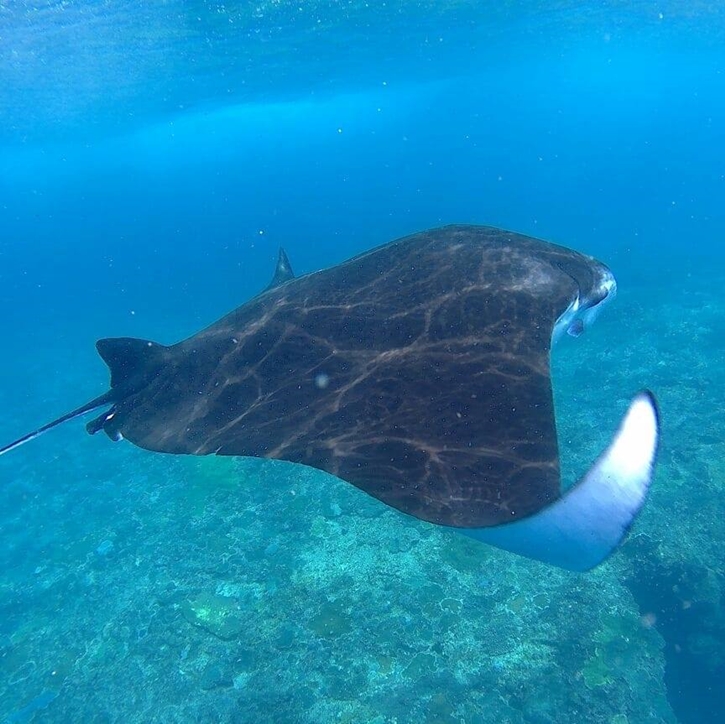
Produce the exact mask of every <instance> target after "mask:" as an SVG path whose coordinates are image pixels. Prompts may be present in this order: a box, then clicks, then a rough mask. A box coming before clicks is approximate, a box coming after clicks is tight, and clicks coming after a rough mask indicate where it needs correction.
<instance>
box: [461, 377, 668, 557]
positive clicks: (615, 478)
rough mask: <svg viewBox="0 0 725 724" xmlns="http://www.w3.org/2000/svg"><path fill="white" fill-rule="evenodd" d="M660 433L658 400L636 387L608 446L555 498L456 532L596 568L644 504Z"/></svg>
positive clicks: (529, 554) (533, 554)
mask: <svg viewBox="0 0 725 724" xmlns="http://www.w3.org/2000/svg"><path fill="white" fill-rule="evenodd" d="M658 438H659V416H658V411H657V403H656V401H655V398H654V396H653V395H652V393H651V392H648V391H644V392H640V393H639V394H638V395H637V396H636V397H635V398H634V400H633V401H632V403H631V405H630V406H629V410H628V411H627V413H626V415H625V416H624V419H623V420H622V422H621V423H620V426H619V429H618V430H617V432H616V434H615V436H614V439H613V440H612V442H611V444H610V445H609V447H608V448H607V449H606V450H605V451H604V453H602V455H601V456H600V457H599V459H598V460H597V461H596V462H595V463H594V465H592V467H591V468H590V470H589V471H588V472H587V473H586V475H585V476H584V477H583V478H582V479H581V480H580V481H579V482H578V483H577V484H576V485H574V486H573V487H572V488H570V489H569V490H567V491H566V492H565V493H564V495H562V497H561V498H559V499H558V500H557V501H556V502H554V503H552V504H551V505H550V506H548V507H547V508H544V509H543V510H541V511H539V512H538V513H536V514H534V515H532V516H530V517H528V518H524V519H522V520H518V521H516V522H514V523H507V524H505V525H499V526H495V527H492V528H480V529H465V530H464V529H460V532H462V533H466V534H467V535H469V536H471V537H473V538H476V539H477V540H481V541H483V542H485V543H489V544H491V545H494V546H497V547H498V548H503V549H505V550H508V551H511V552H513V553H518V554H519V555H523V556H527V557H528V558H534V559H536V560H539V561H543V562H545V563H549V564H552V565H555V566H559V567H560V568H566V569H568V570H572V571H587V570H589V569H590V568H594V566H596V565H598V564H599V563H601V562H602V561H604V560H605V559H606V558H607V556H609V554H610V553H612V552H613V551H614V550H615V548H616V547H617V546H618V545H619V544H620V543H621V541H622V540H623V539H624V537H625V536H626V534H627V532H628V530H629V528H630V527H631V525H632V523H633V522H634V519H635V518H636V516H637V514H638V513H639V511H640V509H641V508H642V505H643V504H644V501H645V498H646V496H647V491H648V489H649V486H650V483H651V482H652V476H653V472H654V463H655V457H656V454H657V442H658Z"/></svg>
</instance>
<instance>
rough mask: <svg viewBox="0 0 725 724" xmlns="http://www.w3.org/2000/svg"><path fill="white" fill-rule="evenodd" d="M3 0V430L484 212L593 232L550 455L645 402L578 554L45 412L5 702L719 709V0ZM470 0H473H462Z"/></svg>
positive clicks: (136, 707) (412, 710)
mask: <svg viewBox="0 0 725 724" xmlns="http://www.w3.org/2000/svg"><path fill="white" fill-rule="evenodd" d="M138 5H139V6H136V5H134V4H129V3H124V2H118V1H117V0H107V1H106V2H93V1H92V0H78V1H75V2H74V1H71V0H66V1H64V2H22V1H18V2H5V3H0V303H1V307H2V310H3V338H2V347H1V349H2V357H1V358H0V360H1V367H0V369H1V371H2V378H1V379H2V382H0V406H1V408H2V410H3V414H2V415H0V441H6V440H7V441H9V440H11V439H13V438H15V437H17V436H18V435H19V434H21V433H23V432H26V431H27V430H30V429H33V428H35V427H37V426H38V425H39V424H42V423H44V422H47V421H48V420H50V419H52V418H54V417H57V416H58V415H60V414H62V413H63V412H65V411H67V410H69V409H71V408H73V407H75V406H77V405H79V404H81V403H82V402H84V401H86V400H87V399H90V398H91V397H93V396H95V395H98V394H100V393H101V392H103V391H104V390H105V389H106V387H107V384H108V378H107V371H106V369H105V367H104V365H103V364H102V362H101V361H100V360H99V359H98V357H97V355H96V353H95V350H94V349H93V343H94V342H95V340H96V339H97V338H99V337H106V336H135V337H144V338H150V339H155V340H157V341H159V342H164V343H171V342H174V341H177V340H178V339H181V338H183V337H185V336H187V335H189V334H192V333H194V332H195V331H197V330H198V329H199V328H200V327H202V326H203V325H205V324H208V323H210V322H212V321H214V320H215V319H217V318H218V317H219V316H221V315H222V314H223V313H225V312H227V311H228V310H230V309H233V308H234V307H236V306H238V305H239V304H241V303H243V302H244V301H246V300H247V299H249V298H250V297H251V296H252V295H254V294H256V293H257V292H258V291H260V289H262V288H263V287H264V286H265V285H266V284H267V283H268V280H269V278H271V275H272V271H273V268H274V263H275V259H276V255H277V250H278V248H279V246H284V248H285V249H286V251H287V253H288V255H289V257H290V259H291V261H292V264H293V266H294V268H295V271H296V272H297V273H298V274H301V273H305V272H309V271H313V270H316V269H320V268H323V267H327V266H331V265H333V264H335V263H338V262H340V261H342V260H344V259H347V258H348V257H350V256H352V255H354V254H356V253H359V252H361V251H364V250H367V249H370V248H372V247H374V246H376V245H378V244H381V243H383V242H386V241H389V240H391V239H394V238H396V237H398V236H402V235H404V234H408V233H412V232H415V231H419V230H423V229H426V228H429V227H433V226H437V225H441V224H447V223H461V222H465V223H482V224H490V225H495V226H502V227H504V228H510V229H514V230H516V231H519V232H522V233H527V234H532V235H534V236H538V237H541V238H545V239H550V240H553V241H556V242H557V243H561V244H564V245H566V246H570V247H572V248H576V249H578V250H580V251H584V252H587V253H589V254H592V255H595V256H597V257H598V258H601V259H602V260H604V261H605V262H606V263H607V264H609V265H610V266H611V267H612V269H613V270H614V271H615V274H616V276H617V279H618V281H619V287H620V288H619V294H618V299H617V300H616V302H615V304H613V305H612V306H611V308H610V309H607V310H606V314H603V316H602V317H601V319H600V320H598V322H597V324H596V326H595V327H593V328H592V329H591V330H590V331H588V332H587V334H586V335H584V336H583V337H582V338H580V339H577V340H567V341H565V343H563V344H562V345H561V346H560V347H559V348H558V349H557V350H556V353H555V357H554V381H555V392H556V401H557V408H558V412H559V415H558V417H559V428H560V443H561V447H562V465H563V468H564V478H565V480H566V481H567V482H571V481H572V480H574V479H575V478H576V477H577V475H579V474H580V473H581V472H582V470H584V469H585V468H586V466H587V465H588V463H589V462H590V461H591V460H592V459H593V458H594V457H595V456H596V455H597V453H598V451H599V450H600V449H601V448H602V447H603V445H604V444H605V442H606V440H607V438H608V436H609V434H610V433H611V431H612V429H613V428H614V426H615V425H616V421H617V419H618V417H619V416H620V415H621V413H622V411H623V409H624V407H625V406H626V403H627V400H628V399H629V398H630V397H631V395H632V394H633V393H635V392H636V391H637V390H638V389H640V388H642V387H650V388H651V389H653V390H654V391H655V393H656V394H657V395H658V397H659V399H660V404H661V408H662V417H663V426H664V439H663V443H662V450H661V454H660V461H659V467H658V472H657V478H656V483H655V486H654V488H653V492H652V495H651V499H650V500H649V501H648V504H647V507H646V508H645V511H644V513H643V515H642V517H641V518H640V520H638V522H637V524H636V526H635V528H634V530H633V533H632V535H631V536H630V538H629V540H628V541H627V542H626V543H625V545H624V546H623V547H622V549H621V550H620V551H619V552H618V553H617V554H616V555H615V556H614V557H613V558H612V559H611V560H610V561H609V562H607V563H606V564H604V565H603V566H601V567H600V568H598V569H596V570H595V571H593V572H592V573H589V574H586V575H575V574H569V573H565V572H561V571H556V570H553V569H548V568H545V567H544V566H542V565H541V564H538V563H535V562H530V561H526V560H524V559H521V558H515V557H514V556H512V555H510V554H507V553H504V552H499V551H495V550H493V549H490V548H486V547H484V546H480V545H476V544H474V543H472V542H469V541H467V540H465V539H463V538H462V537H457V536H453V535H451V534H450V533H448V532H446V531H443V530H440V529H435V528H433V527H432V526H429V525H426V524H424V523H420V522H417V521H414V520H411V519H404V518H403V517H402V516H400V515H398V514H396V513H395V512H393V511H391V510H389V509H386V508H384V506H382V505H381V504H379V503H377V502H375V501H374V500H372V499H371V498H368V497H367V496H365V495H364V494H362V493H360V492H359V491H357V490H355V489H354V488H352V487H351V486H345V485H343V484H342V483H341V482H339V481H337V480H335V479H333V478H331V477H329V476H324V475H322V474H318V473H315V472H312V471H310V470H307V469H300V468H295V467H293V466H290V465H286V464H282V463H259V462H257V461H249V460H206V459H185V458H175V457H166V456H159V455H153V454H151V453H147V452H144V451H142V450H139V449H136V448H134V447H132V446H131V445H127V444H119V445H112V444H111V443H110V442H109V441H108V440H107V439H101V437H102V436H96V437H93V438H90V437H88V436H87V435H86V434H85V432H84V431H83V428H82V425H81V424H79V423H78V422H76V423H69V424H68V425H66V426H65V427H62V428H59V429H58V430H56V431H53V432H52V433H49V434H48V435H47V436H45V437H43V438H41V439H39V440H36V441H34V442H33V443H32V444H29V445H26V446H24V447H22V448H20V449H18V450H16V451H13V452H12V454H9V455H7V456H5V457H3V458H2V459H1V460H0V477H1V480H0V501H1V502H0V530H1V531H2V536H3V546H2V547H1V548H0V571H1V573H0V721H9V722H31V721H37V722H40V721H44V722H45V721H48V722H76V721H94V722H130V721H136V722H152V721H153V722H219V721H224V722H305V723H306V722H315V723H317V722H327V721H336V722H338V721H347V722H375V723H376V724H383V723H384V722H385V723H392V722H399V723H402V722H427V723H431V724H432V723H434V722H435V723H438V722H465V723H466V724H468V723H469V722H471V723H473V722H476V723H478V722H481V723H484V722H485V723H488V722H511V723H516V724H519V723H522V724H523V723H525V724H534V723H536V724H540V723H544V722H552V723H556V724H560V723H562V724H564V723H568V722H582V721H587V722H606V723H607V724H625V723H626V722H629V723H630V724H639V723H640V722H680V723H681V724H690V722H719V721H721V720H722V716H723V715H722V712H723V707H724V706H725V701H723V698H722V695H721V694H720V690H719V687H720V682H721V681H722V675H723V673H724V672H723V670H724V669H725V663H724V662H723V655H722V651H723V645H724V642H725V615H724V613H723V568H722V561H723V546H724V545H725V528H724V527H723V524H722V517H723V516H722V510H723V509H722V502H721V496H722V494H723V485H724V483H723V480H724V479H725V477H724V476H725V464H724V463H723V453H724V452H725V450H724V448H723V441H722V440H723V427H724V426H725V420H723V418H722V410H721V407H722V406H721V404H720V402H719V401H720V400H721V399H722V397H723V391H724V390H725V373H723V365H722V359H723V352H724V350H723V347H724V346H725V343H724V342H723V340H724V339H725V334H724V332H725V307H724V303H723V298H722V287H723V277H724V276H725V274H724V272H723V269H725V263H724V257H725V252H723V250H722V244H721V242H722V239H723V237H724V236H725V234H724V232H725V205H724V204H723V202H722V199H723V193H724V192H725V138H724V137H723V129H724V128H725V50H724V48H725V43H724V41H725V8H723V7H721V6H720V4H718V3H708V2H687V3H685V2H677V1H675V0H666V1H663V2H659V3H649V2H647V3H645V2H617V1H615V0H609V1H605V2H571V1H568V0H561V1H560V2H548V3H544V2H541V0H539V1H538V2H506V3H498V4H488V3H481V2H474V1H472V0H457V1H456V2H454V1H453V0H451V1H449V2H442V1H439V0H427V1H421V2H403V1H396V0H392V1H390V0H389V1H387V2H385V3H382V2H381V3H371V2H368V3H366V2H362V1H360V2H358V1H357V0H350V2H333V1H331V0H328V1H327V2H296V3H288V2H283V1H274V0H269V1H266V2H257V3H234V2H232V3H229V2H227V3H218V2H182V1H181V0H167V1H166V2H158V3H149V4H138ZM489 5H490V6H489Z"/></svg>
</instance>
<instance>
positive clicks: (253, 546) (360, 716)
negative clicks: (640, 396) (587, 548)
mask: <svg viewBox="0 0 725 724" xmlns="http://www.w3.org/2000/svg"><path fill="white" fill-rule="evenodd" d="M722 281H723V279H722V276H720V277H718V275H717V273H715V272H712V271H711V274H710V277H709V282H703V280H702V279H698V278H696V276H689V277H687V278H686V279H684V280H680V281H678V283H677V285H673V279H672V278H666V279H662V280H660V281H659V282H653V285H652V286H648V287H644V286H641V287H632V288H621V289H620V293H619V295H618V298H617V300H616V302H615V303H614V304H613V305H611V307H610V308H609V309H607V310H606V313H605V314H603V315H602V317H601V318H600V319H599V320H598V322H597V325H596V327H595V328H593V329H592V330H590V331H589V332H587V334H585V335H584V336H583V337H581V338H580V339H578V340H566V341H565V342H564V343H563V344H562V345H561V346H560V347H559V348H558V350H557V352H556V354H555V358H554V373H555V374H554V379H555V390H556V396H557V406H558V410H559V428H560V438H561V444H562V456H563V466H564V475H565V478H566V479H567V480H569V481H570V480H571V479H572V478H573V477H575V476H576V474H577V473H581V472H583V470H584V469H585V467H586V465H587V464H588V463H589V462H590V461H591V460H592V459H593V458H594V457H595V456H596V454H597V453H598V452H599V450H600V449H601V448H603V447H604V445H605V443H606V440H607V436H608V435H609V434H610V433H611V431H612V430H613V428H614V426H615V425H616V421H617V419H618V416H619V415H621V414H622V413H623V412H624V410H625V408H626V405H627V402H628V399H629V397H630V396H631V395H632V394H634V393H635V392H636V391H637V390H638V389H639V388H640V387H642V386H645V385H646V386H649V387H651V388H652V389H653V390H654V391H655V392H656V394H657V395H658V397H659V400H660V404H661V408H662V414H663V441H662V447H661V452H660V462H659V468H658V471H657V478H656V483H655V485H654V487H653V490H652V494H651V498H650V500H649V502H648V504H647V506H646V508H645V510H644V513H643V515H642V516H641V518H640V519H639V520H638V522H637V524H636V526H635V528H634V530H633V532H632V535H631V536H630V538H629V539H628V541H627V542H626V544H625V545H624V546H623V547H622V548H621V550H620V551H619V552H618V553H617V554H616V555H615V556H614V557H613V558H611V559H610V561H609V562H607V563H606V564H605V565H602V566H601V567H599V568H598V569H596V570H595V571H593V572H591V573H588V574H585V575H577V574H573V573H567V572H564V571H558V570H555V569H552V568H548V567H545V566H543V565H541V564H539V563H535V562H529V561H526V560H524V559H522V558H517V557H515V556H513V555H510V554H507V553H504V552H498V551H496V550H495V549H493V548H489V547H486V546H483V545H481V544H478V543H475V542H473V541H469V540H467V539H465V538H464V537H463V536H458V535H456V534H454V533H451V532H449V531H446V530H443V529H440V528H436V527H434V526H431V525H428V524H425V523H422V522H419V521H416V520H413V519H411V518H407V517H404V516H402V515H400V514H398V513H396V512H395V511H393V510H391V509H388V508H386V507H385V506H383V505H382V504H380V503H378V502H376V501H375V500H373V499H372V498H369V497H367V496H366V495H364V494H363V493H361V492H359V491H357V490H356V489H354V488H353V487H351V486H348V485H345V484H344V483H342V482H340V481H338V480H336V479H334V478H332V477H329V476H326V475H323V474H320V473H317V472H315V471H312V470H309V469H305V468H301V467H295V466H292V465H287V464H281V463H268V462H259V461H254V460H245V459H240V460H234V459H193V458H182V457H172V456H163V455H157V454H152V453H148V452H145V451H142V450H139V449H136V448H134V447H133V446H132V445H130V444H127V443H120V444H112V443H111V442H110V441H109V440H107V439H106V438H105V436H103V435H98V436H96V437H94V438H90V437H88V436H87V435H86V434H85V432H84V431H83V428H82V425H81V424H80V423H79V422H75V423H70V424H68V425H66V426H64V427H63V428H61V429H59V430H57V431H54V432H52V433H50V434H48V435H47V436H45V437H44V438H42V439H40V440H36V441H34V442H33V443H32V444H30V445H27V446H25V447H23V448H21V449H19V450H17V451H15V452H14V453H13V454H12V455H11V456H6V457H5V458H3V459H2V461H0V497H1V504H0V530H1V532H2V541H3V545H2V547H0V566H1V567H2V570H3V576H2V577H1V578H0V605H1V606H2V608H1V609H0V721H2V722H30V721H42V722H88V723H90V722H99V723H100V722H124V723H131V722H278V723H280V724H281V723H286V722H299V723H300V724H303V723H304V724H307V723H309V724H318V723H320V722H371V723H373V722H374V723H375V724H383V722H387V723H391V724H392V723H393V722H399V723H400V724H403V723H408V722H410V723H413V722H416V723H421V724H422V723H425V724H433V723H438V724H443V723H449V722H450V723H453V722H465V723H466V724H476V723H481V724H482V723H484V722H486V723H488V722H492V723H493V722H496V723H498V724H504V723H510V724H523V723H524V722H525V723H526V724H544V723H549V722H550V723H552V724H553V723H556V724H569V723H571V724H574V723H577V724H579V723H581V722H589V723H592V724H593V723H598V722H602V723H606V724H627V723H629V724H640V723H641V724H644V723H645V722H649V723H652V724H654V723H655V722H675V721H677V719H676V715H675V712H674V711H673V708H672V704H673V702H674V703H675V705H676V702H677V701H678V697H679V702H680V704H681V705H684V706H685V707H686V708H687V710H688V711H689V712H690V713H692V715H693V716H697V706H701V707H704V708H703V709H702V712H703V718H701V719H700V720H701V721H703V722H704V721H707V720H708V719H707V716H706V715H707V714H708V713H709V712H710V711H711V709H707V707H713V706H715V705H714V704H713V703H712V702H709V701H707V697H706V696H705V697H704V698H703V697H702V695H701V694H700V695H698V697H699V698H698V701H699V704H698V703H694V702H693V701H689V700H687V699H686V697H687V696H688V691H687V686H688V678H687V676H688V674H684V675H682V676H681V677H680V678H679V679H678V680H677V683H676V685H675V684H672V682H670V687H671V691H670V697H669V700H668V696H667V688H666V683H667V682H666V680H665V673H664V672H665V663H666V660H669V661H670V669H669V671H670V673H672V672H676V671H677V669H678V667H680V668H682V669H683V670H684V671H686V672H690V676H697V677H698V679H699V683H700V685H701V684H702V682H703V681H705V680H706V677H707V676H715V675H717V674H718V672H721V671H722V659H721V657H722V653H721V645H720V643H719V642H721V641H722V638H723V635H724V631H725V618H724V617H723V610H722V595H723V591H722V581H723V577H722V573H723V571H722V565H723V562H722V556H721V550H722V545H723V536H724V535H725V531H724V529H723V523H722V515H721V510H722V506H721V503H720V501H719V497H720V496H722V494H723V491H722V486H723V485H724V484H725V483H724V482H723V481H725V475H724V472H725V471H723V462H722V460H723V459H724V455H723V453H724V452H725V450H724V448H725V442H723V437H722V430H721V429H719V428H718V427H717V425H718V424H720V423H718V419H719V417H718V415H719V411H718V403H717V400H719V399H722V395H723V390H725V371H724V370H723V366H722V364H721V361H722V359H725V309H724V308H723V302H722V298H721V294H720V286H721V284H722ZM241 301H243V300H240V302H241ZM223 311H226V310H220V314H221V313H222V312H223ZM76 340H77V336H76V337H73V339H72V341H69V342H68V345H67V346H62V344H63V343H62V342H58V343H56V344H57V345H58V346H57V347H55V348H52V347H51V348H43V349H38V348H37V347H36V348H35V349H34V350H31V349H25V350H20V351H18V352H17V353H16V356H15V359H14V362H13V364H14V365H18V363H20V364H19V365H18V366H21V367H24V368H25V369H27V370H28V376H29V377H30V378H32V379H34V380H35V383H36V387H35V389H30V390H28V389H18V388H16V387H14V386H13V385H3V386H2V387H0V405H1V407H2V410H3V414H2V415H1V416H0V433H1V437H2V439H3V440H5V439H11V438H12V437H13V436H15V435H16V434H19V433H20V432H23V431H25V430H26V429H27V428H31V427H32V426H34V425H35V424H38V423H40V422H43V421H45V420H46V419H50V418H51V417H52V416H54V415H55V414H60V413H61V412H62V411H64V410H63V409H62V407H63V406H64V405H67V404H68V400H69V399H70V397H71V395H69V390H71V391H72V390H73V389H74V388H78V389H88V385H87V380H88V378H89V377H90V378H92V379H97V380H99V384H100V380H101V379H103V374H104V373H103V372H102V371H101V366H100V363H99V362H98V360H97V359H96V357H95V352H94V350H93V346H92V343H93V341H94V340H93V339H91V338H89V339H88V344H87V345H84V346H83V347H82V348H79V347H78V346H77V344H76ZM61 369H62V370H63V374H57V371H58V370H61ZM49 371H52V372H53V374H52V376H49V375H48V372H49ZM81 401H82V400H77V402H78V403H80V402H81ZM9 511H12V512H11V513H10V512H9ZM675 686H676V687H677V689H678V691H675ZM683 697H685V698H683ZM691 720H692V721H695V720H696V719H691Z"/></svg>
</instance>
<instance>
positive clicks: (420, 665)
mask: <svg viewBox="0 0 725 724" xmlns="http://www.w3.org/2000/svg"><path fill="white" fill-rule="evenodd" d="M435 663H436V660H435V656H433V654H424V653H419V654H416V655H415V656H414V657H413V659H412V661H411V662H410V663H409V664H408V665H407V666H406V667H405V670H404V671H403V674H404V675H405V676H407V677H408V678H409V679H419V678H420V677H421V676H425V675H426V674H432V673H433V672H434V671H435Z"/></svg>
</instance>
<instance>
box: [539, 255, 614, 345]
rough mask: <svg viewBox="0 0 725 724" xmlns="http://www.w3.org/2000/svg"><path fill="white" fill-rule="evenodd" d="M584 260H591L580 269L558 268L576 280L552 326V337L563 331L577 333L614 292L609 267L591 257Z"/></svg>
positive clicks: (612, 296)
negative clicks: (573, 288)
mask: <svg viewBox="0 0 725 724" xmlns="http://www.w3.org/2000/svg"><path fill="white" fill-rule="evenodd" d="M588 260H589V261H590V262H591V263H590V264H587V265H582V267H581V268H580V269H576V270H570V269H563V268H562V271H565V272H566V273H567V274H568V275H569V276H570V277H571V278H572V279H573V280H574V281H575V282H576V283H577V292H576V294H575V296H574V299H573V300H572V302H571V303H570V304H569V306H568V307H567V309H566V311H565V312H564V313H563V314H562V315H561V316H560V317H559V319H558V320H557V322H556V325H555V326H554V332H553V335H552V337H553V340H554V341H556V340H558V339H560V338H561V337H562V336H563V335H564V333H565V332H566V334H568V335H570V336H571V337H578V336H579V335H580V334H582V332H584V330H585V329H587V328H588V327H589V326H591V325H592V324H593V323H594V320H595V319H596V318H597V317H598V316H599V313H600V312H601V311H602V309H603V308H604V306H605V305H606V304H607V302H609V301H610V300H612V299H614V297H615V296H616V294H617V281H616V280H615V278H614V274H612V272H611V271H610V270H609V268H608V267H606V266H605V265H604V264H602V263H600V262H597V261H595V260H594V259H588Z"/></svg>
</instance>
